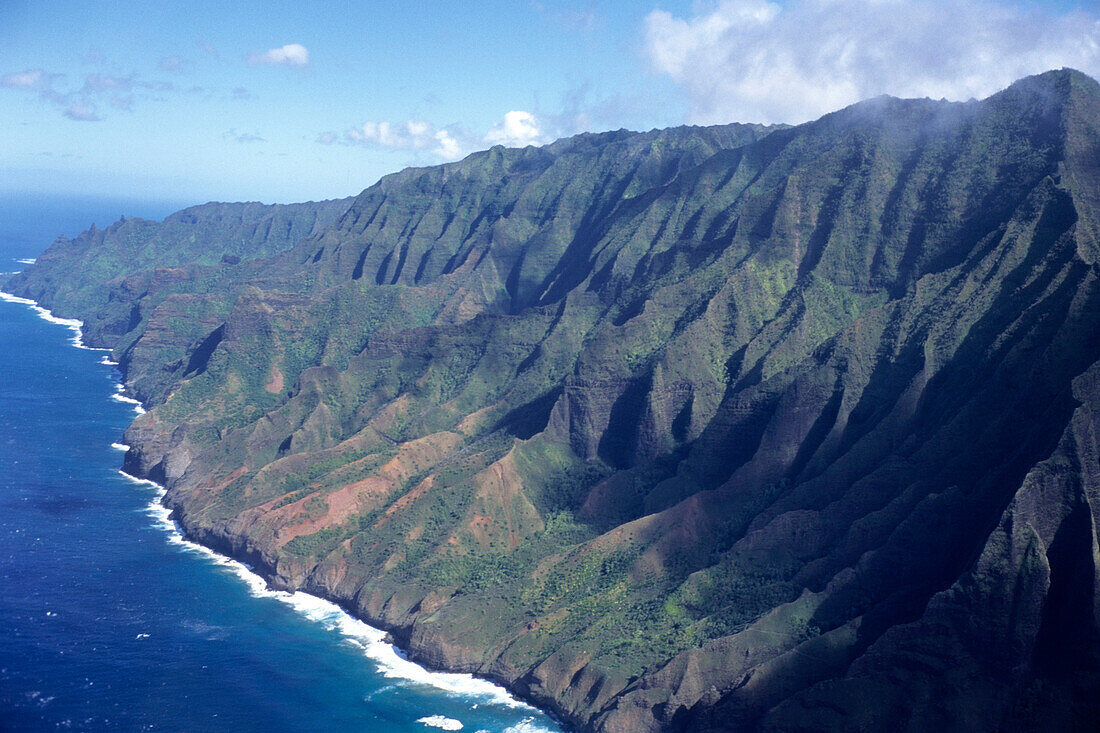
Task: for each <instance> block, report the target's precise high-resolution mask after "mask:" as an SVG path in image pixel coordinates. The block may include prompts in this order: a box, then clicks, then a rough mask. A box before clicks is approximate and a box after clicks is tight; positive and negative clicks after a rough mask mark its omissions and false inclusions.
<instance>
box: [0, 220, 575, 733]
mask: <svg viewBox="0 0 1100 733" xmlns="http://www.w3.org/2000/svg"><path fill="white" fill-rule="evenodd" d="M4 213H5V212H3V211H0V217H2V216H3V215H4ZM70 213H72V212H71V211H70ZM118 213H126V214H128V215H144V216H149V217H150V218H152V217H153V216H156V215H160V216H162V215H163V214H164V213H166V212H163V211H159V212H157V211H152V212H147V211H142V210H141V209H140V208H138V209H137V210H135V209H134V208H133V207H131V208H129V209H128V210H125V211H119V212H118ZM7 216H8V219H7V220H6V221H4V223H3V225H0V232H10V231H23V230H21V229H20V227H19V224H18V222H13V220H12V218H13V214H11V212H7ZM112 218H117V217H112V216H108V217H106V218H104V221H109V220H111V219H112ZM57 223H58V226H55V227H53V228H52V229H49V230H46V229H44V227H45V226H46V225H45V224H42V226H43V229H42V230H43V231H50V234H49V235H48V236H46V237H45V239H44V240H41V239H40V240H37V241H38V244H37V246H31V245H29V244H28V242H29V241H35V240H33V239H29V238H27V237H16V238H14V240H13V239H6V240H0V258H2V259H3V262H0V271H6V270H12V269H18V268H19V267H20V265H17V264H14V262H13V259H15V258H23V257H31V256H34V255H35V254H37V251H39V250H41V249H42V248H43V247H44V246H45V244H48V242H49V241H51V240H52V238H53V235H55V234H57V233H60V232H65V233H66V234H69V235H74V234H76V233H77V232H78V231H79V229H80V228H82V227H83V226H85V225H86V224H87V223H90V222H82V223H79V224H77V225H76V230H74V231H66V227H67V226H69V221H68V220H67V219H66V218H65V212H64V211H62V212H60V213H59V215H58V218H57ZM39 224H41V222H39ZM28 226H29V227H32V228H33V226H35V225H34V224H33V223H32V224H28ZM70 228H71V227H70ZM72 335H73V334H72V332H71V331H70V330H69V329H67V328H66V327H65V326H63V325H59V324H56V323H50V322H47V321H45V320H43V319H42V318H40V317H39V316H38V315H37V314H36V313H35V312H34V311H33V310H32V309H31V308H30V307H29V306H27V305H22V304H18V303H11V302H0V588H2V589H3V590H2V592H0V640H2V641H0V729H2V730H21V731H22V730H29V731H36V730H53V729H73V730H126V731H130V730H157V731H224V730H233V731H264V732H265V733H270V732H273V731H333V730H340V731H353V730H361V731H379V732H380V733H385V732H387V731H432V730H439V729H440V726H449V728H450V729H457V728H456V726H457V725H458V724H461V725H462V726H463V727H462V728H461V730H464V731H478V730H485V731H514V732H516V733H518V732H519V731H537V730H545V731H556V730H558V728H557V727H556V726H555V725H554V723H553V722H552V721H550V720H549V719H548V718H547V717H546V716H545V715H543V714H542V713H540V712H538V711H536V710H534V709H532V708H530V707H528V706H525V705H522V704H520V703H518V702H516V701H514V700H511V699H510V698H508V697H507V696H506V695H505V694H504V693H503V691H501V690H500V689H499V688H493V687H492V686H490V685H488V683H485V682H482V681H480V680H474V679H472V678H469V677H466V676H462V675H441V674H433V673H429V672H427V671H425V670H422V669H420V668H419V667H416V666H415V665H412V664H410V663H408V662H406V661H405V660H403V659H402V658H400V657H399V656H398V655H396V654H395V653H394V652H393V650H392V648H391V647H389V646H388V645H385V644H384V643H383V642H382V641H381V635H380V634H379V633H378V632H375V631H374V630H372V629H370V628H369V627H366V626H365V625H362V624H359V623H358V622H355V621H353V620H351V619H349V618H348V617H347V616H345V615H343V614H342V613H340V612H339V611H338V610H337V609H335V608H334V607H332V606H330V605H327V604H325V603H323V602H320V601H318V600H316V599H311V598H309V597H307V596H302V595H301V594H298V595H297V596H295V597H290V596H288V595H287V594H274V593H270V592H268V591H266V590H264V589H263V587H262V584H260V583H257V582H256V579H255V577H254V576H252V577H249V576H248V574H247V573H246V572H245V571H244V570H243V568H241V567H240V566H237V565H235V564H233V563H230V562H227V561H225V560H224V559H220V558H217V557H216V556H213V555H212V554H211V553H208V552H205V551H203V550H201V549H199V548H196V547H195V546H193V545H190V544H189V543H187V542H185V541H183V540H182V539H181V538H180V537H179V536H178V534H174V533H173V531H172V530H171V526H170V525H169V524H167V523H166V521H165V518H164V516H163V512H160V511H157V508H156V502H155V500H156V497H157V496H158V489H157V488H156V487H155V486H153V485H150V484H146V483H139V482H136V481H134V480H133V479H129V478H127V477H125V476H122V475H120V474H119V472H118V467H119V465H120V462H121V458H122V453H121V452H119V450H117V449H115V448H112V443H114V442H116V441H119V440H121V436H122V431H123V430H124V428H125V427H126V425H127V424H128V423H129V421H130V420H131V419H132V418H133V416H134V412H133V408H132V406H130V405H127V404H125V403H122V402H119V401H117V400H116V399H113V397H112V396H113V395H114V394H115V392H116V386H117V381H116V378H117V373H116V372H115V371H114V368H113V367H111V366H108V365H105V364H103V363H101V361H102V360H103V358H104V352H100V351H90V350H86V349H77V348H74V347H73V345H72V343H71V338H72Z"/></svg>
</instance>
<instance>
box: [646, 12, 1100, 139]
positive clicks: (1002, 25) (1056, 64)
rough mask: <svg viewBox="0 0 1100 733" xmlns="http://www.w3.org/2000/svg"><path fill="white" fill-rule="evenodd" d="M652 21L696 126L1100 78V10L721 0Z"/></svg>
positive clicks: (656, 50)
mask: <svg viewBox="0 0 1100 733" xmlns="http://www.w3.org/2000/svg"><path fill="white" fill-rule="evenodd" d="M708 7H709V9H708V10H705V11H701V12H698V11H697V12H696V14H695V15H693V16H692V17H690V18H686V19H684V18H679V17H676V16H674V15H672V14H671V13H669V12H667V11H664V10H654V11H652V12H651V13H650V14H649V15H648V16H647V17H646V20H645V52H646V55H647V56H648V58H649V61H650V63H651V64H652V66H653V68H654V69H655V70H656V71H658V72H660V73H663V74H665V75H667V76H669V77H670V78H671V79H672V80H673V81H675V82H676V83H677V84H679V85H680V87H681V88H682V89H683V90H684V92H685V94H686V96H687V99H688V103H689V108H690V109H689V113H688V121H689V122H693V123H698V124H713V123H721V122H734V121H736V122H792V123H797V122H803V121H806V120H809V119H814V118H816V117H819V116H820V115H822V114H824V113H826V112H829V111H832V110H835V109H838V108H840V107H843V106H845V105H848V104H851V103H853V102H856V101H859V100H861V99H866V98H868V97H873V96H877V95H879V94H891V95H894V96H900V97H926V96H927V97H932V98H937V99H938V98H941V97H946V98H949V99H968V98H970V97H984V96H987V95H989V94H991V93H993V92H995V91H997V90H999V89H1002V88H1004V87H1005V86H1007V85H1008V84H1010V83H1012V82H1013V81H1014V80H1016V79H1018V78H1020V77H1022V76H1027V75H1029V74H1034V73H1038V72H1042V71H1047V70H1049V69H1052V68H1060V67H1063V66H1072V67H1075V68H1078V69H1080V70H1081V71H1084V72H1085V73H1087V74H1091V75H1092V76H1100V14H1097V13H1086V12H1083V11H1076V12H1072V13H1065V14H1062V15H1052V14H1050V13H1039V12H1038V11H1026V10H1023V9H1020V8H1017V7H1012V6H1009V5H1006V4H1003V3H996V2H993V1H992V0H974V1H973V2H970V3H953V2H947V1H946V0H904V1H903V0H789V2H787V3H786V4H785V5H779V4H777V3H774V2H769V1H768V0H721V2H718V3H717V4H714V5H710V6H708Z"/></svg>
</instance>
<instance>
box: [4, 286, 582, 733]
mask: <svg viewBox="0 0 1100 733" xmlns="http://www.w3.org/2000/svg"><path fill="white" fill-rule="evenodd" d="M0 301H3V302H9V303H15V304H20V305H26V306H29V307H30V308H31V309H32V310H33V311H35V313H36V314H37V315H38V317H39V318H41V319H42V320H45V321H47V322H49V323H54V324H57V325H61V326H65V327H66V328H67V329H69V330H70V331H71V332H72V335H71V337H70V339H69V345H70V346H72V347H74V348H78V349H83V350H86V351H102V352H108V353H109V352H110V351H111V349H109V348H105V347H92V346H88V345H86V344H85V343H84V342H83V326H84V323H83V321H81V320H79V319H75V318H62V317H59V316H56V315H54V314H53V312H52V311H50V310H49V309H47V308H44V307H42V306H41V305H39V304H38V303H37V302H36V301H34V300H31V299H30V298H23V297H20V296H17V295H13V294H11V293H7V292H5V291H3V290H0ZM99 363H100V364H102V365H104V366H113V367H116V368H117V367H118V366H119V364H118V362H115V361H112V360H111V359H110V358H109V356H106V355H104V356H103V358H102V359H100V361H99ZM117 377H118V378H117V379H115V380H114V381H115V390H116V391H115V393H114V394H112V395H111V399H113V400H115V401H117V402H122V403H125V404H128V405H130V406H131V407H132V409H133V410H134V412H135V413H136V414H138V415H140V414H144V413H145V408H144V406H143V405H142V403H141V402H140V401H139V400H137V399H134V398H132V397H129V396H127V395H126V386H125V375H124V374H122V373H121V372H119V373H118V375H117ZM110 448H111V449H113V450H117V451H120V452H124V453H125V452H128V451H129V450H130V446H128V445H125V444H122V443H117V442H113V443H111V444H110ZM124 468H125V463H124V467H123V468H120V469H118V473H119V475H121V476H123V477H124V478H125V479H126V480H128V481H130V482H132V483H133V484H135V485H138V486H144V487H146V488H149V489H152V490H153V497H152V498H151V499H150V501H149V504H148V505H147V506H146V508H145V511H146V513H147V514H148V515H149V516H150V517H151V518H152V519H153V520H154V525H155V526H156V527H158V528H159V529H161V530H163V531H164V532H165V533H166V534H167V542H168V543H169V544H172V545H176V546H178V547H179V548H180V549H181V551H184V552H190V553H194V554H197V555H201V556H202V557H204V558H205V559H207V560H208V561H210V562H211V563H213V564H214V565H217V566H219V567H222V568H224V569H226V570H228V571H229V572H230V573H232V574H233V575H235V576H236V577H238V578H239V579H240V580H241V581H243V582H244V583H245V585H246V586H247V587H248V589H249V592H250V594H251V595H253V596H254V597H257V598H274V599H276V600H278V601H280V602H282V603H284V604H286V605H288V606H290V607H291V608H292V609H294V611H295V612H296V613H298V614H299V615H301V616H302V617H304V618H306V619H308V620H310V621H312V622H314V623H318V624H320V625H322V626H324V627H325V628H327V629H329V630H335V631H337V632H339V633H340V634H341V635H342V636H343V637H344V639H345V640H346V641H347V642H349V643H350V644H352V645H354V646H355V647H357V648H358V649H359V650H360V651H361V652H362V653H363V655H364V656H365V657H367V658H368V659H370V660H371V661H372V662H374V664H375V665H376V667H377V670H378V672H379V673H380V674H381V675H382V676H384V677H388V678H392V679H394V680H395V684H399V683H398V682H397V681H398V680H400V681H404V682H406V683H413V684H418V685H424V686H429V687H433V688H435V689H437V690H439V691H441V692H444V693H448V694H454V695H460V696H464V697H470V698H477V699H478V701H477V702H476V703H475V704H474V706H473V707H475V708H476V707H477V706H478V705H479V704H482V703H488V704H494V705H500V706H504V707H508V708H512V709H519V710H529V711H530V712H532V713H535V712H539V713H542V714H544V715H546V716H547V717H549V718H550V719H551V720H553V721H554V723H555V724H557V725H558V726H559V728H560V729H561V730H563V731H570V730H573V727H572V726H571V725H570V724H569V723H567V722H565V721H563V720H562V719H561V718H560V717H559V715H558V714H557V713H555V712H554V711H553V710H550V709H547V708H545V707H539V706H538V705H536V704H535V703H534V702H532V701H528V700H526V699H524V697H523V696H522V695H521V694H520V693H518V692H517V691H515V690H513V689H512V688H511V686H510V685H508V684H507V683H506V681H505V680H496V679H492V678H488V677H483V676H477V675H473V674H470V673H465V672H451V671H448V670H446V669H439V668H432V667H428V666H426V665H424V664H421V663H418V662H416V661H413V659H411V658H410V657H409V652H408V650H406V649H403V648H402V647H400V646H398V644H396V643H394V641H393V636H391V634H390V632H388V631H386V630H384V629H381V628H378V627H376V626H373V625H371V624H370V623H368V622H367V621H365V620H363V619H361V618H358V617H357V616H355V615H353V614H352V613H351V612H349V611H348V610H347V609H346V608H344V607H342V606H341V605H339V604H338V603H336V602H334V601H332V600H329V599H327V598H323V597H321V596H319V595H314V594H311V593H307V592H304V591H300V590H299V591H289V590H284V589H280V588H279V587H278V583H279V581H280V580H282V579H281V578H278V577H277V576H275V575H274V573H272V572H270V571H269V572H268V574H269V575H271V576H272V578H271V579H270V580H269V579H267V578H265V577H264V576H263V575H261V574H260V572H258V571H257V568H256V567H254V566H253V565H250V564H249V563H247V562H246V561H245V560H243V559H240V558H237V557H234V556H233V555H231V554H227V553H225V552H221V551H219V550H217V549H215V548H213V547H211V546H209V545H206V544H203V543H202V542H200V541H198V538H196V537H195V534H196V533H193V532H192V533H189V532H188V531H187V529H186V527H184V526H183V525H182V524H180V523H179V522H178V521H176V519H175V518H174V517H173V514H174V512H173V510H171V509H169V508H168V507H167V506H166V505H165V504H164V501H163V500H164V497H165V495H166V494H167V487H165V486H164V485H162V484H160V483H157V482H156V481H153V480H151V479H148V478H145V477H141V476H136V475H133V474H131V473H128V472H127V471H126V470H124ZM218 544H221V543H218ZM284 582H285V581H284ZM417 722H419V723H422V724H423V725H424V726H425V727H427V728H438V729H442V730H460V729H461V728H462V723H461V721H458V720H455V719H452V718H445V717H443V716H438V715H430V716H425V717H424V718H421V719H419V720H418V721H417ZM519 726H522V727H521V728H518V729H517V733H526V732H527V731H531V733H536V732H537V731H542V730H545V729H544V728H542V727H541V725H540V724H539V723H537V722H536V721H534V719H531V718H525V719H524V720H523V721H522V722H521V723H520V724H519ZM509 730H511V729H509Z"/></svg>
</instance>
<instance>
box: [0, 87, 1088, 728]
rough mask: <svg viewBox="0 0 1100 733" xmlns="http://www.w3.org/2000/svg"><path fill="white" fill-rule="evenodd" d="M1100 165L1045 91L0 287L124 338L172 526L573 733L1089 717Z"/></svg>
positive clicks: (433, 174)
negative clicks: (496, 686) (473, 676)
mask: <svg viewBox="0 0 1100 733" xmlns="http://www.w3.org/2000/svg"><path fill="white" fill-rule="evenodd" d="M1098 164H1100V86H1098V85H1097V83H1096V82H1095V81H1093V80H1092V79H1090V78H1088V77H1086V76H1084V75H1082V74H1079V73H1077V72H1073V71H1069V70H1063V71H1057V72H1049V73H1047V74H1043V75H1041V76H1037V77H1030V78H1027V79H1023V80H1021V81H1019V82H1017V83H1016V84H1014V85H1012V86H1011V87H1009V88H1008V89H1006V90H1004V91H1003V92H1000V93H999V94H996V95H994V96H992V97H989V98H988V99H985V100H981V101H972V102H968V103H948V102H933V101H930V100H899V99H893V98H889V97H882V98H877V99H873V100H869V101H866V102H863V103H860V104H857V105H854V106H852V107H849V108H846V109H844V110H840V111H838V112H835V113H833V114H830V115H827V116H825V117H823V118H821V119H820V120H817V121H814V122H810V123H807V124H804V125H799V126H797V127H774V128H764V127H759V126H748V125H728V126H720V127H710V128H675V129H670V130H662V131H652V132H648V133H631V132H625V131H620V132H614V133H603V134H598V135H596V134H588V135H581V136H578V137H574V138H568V139H565V140H561V141H558V142H556V143H554V144H552V145H549V146H545V147H541V148H534V147H528V148H524V149H504V148H493V149H491V150H488V151H485V152H482V153H476V154H474V155H471V156H470V157H468V158H466V159H465V160H463V161H460V162H457V163H449V164H446V165H442V166H436V167H433V168H422V169H409V170H406V171H403V172H401V173H397V174H394V175H392V176H388V177H386V178H384V179H382V180H381V181H380V182H379V183H378V184H376V185H374V186H372V187H371V188H368V189H367V190H365V191H364V192H363V193H362V194H360V195H359V196H358V197H357V198H356V199H354V201H351V202H350V203H349V202H343V203H339V204H337V203H336V202H331V203H330V204H328V206H329V208H328V209H326V212H327V213H325V214H322V212H320V211H319V210H318V209H316V208H311V207H313V206H316V205H300V206H302V207H305V208H303V209H291V208H286V209H282V210H280V211H279V212H276V213H270V212H269V213H265V214H263V217H266V218H265V219H264V218H261V220H262V221H267V222H269V223H270V226H269V227H268V229H267V230H266V231H267V232H268V233H266V234H260V233H259V232H261V231H265V230H264V229H263V227H262V226H259V225H255V219H254V218H252V217H253V215H251V214H249V215H245V214H241V215H240V217H241V218H240V219H235V220H234V221H240V225H239V226H238V227H237V228H236V229H233V228H232V227H225V226H224V225H223V226H222V228H220V229H219V228H218V227H217V226H214V225H213V224H211V223H210V221H211V219H212V218H213V219H214V221H217V219H216V217H208V216H203V215H197V216H192V218H187V216H186V215H187V212H181V213H180V214H177V215H174V216H173V217H170V219H169V220H166V222H165V223H164V224H163V225H153V224H150V223H143V222H136V221H134V220H131V221H127V222H123V223H120V224H118V225H116V226H115V227H112V228H111V229H109V230H107V231H106V232H102V231H99V230H96V231H92V232H88V233H85V234H84V235H82V236H81V237H80V238H78V239H76V240H72V241H71V242H70V241H67V240H60V241H59V242H58V243H55V245H54V246H53V247H51V248H50V250H48V251H47V252H46V253H45V254H44V255H43V256H42V257H40V258H39V261H38V262H37V263H36V264H35V265H33V266H31V267H29V268H28V269H27V271H26V272H25V273H24V274H22V275H20V276H17V277H16V278H14V279H12V280H11V281H9V282H8V283H7V284H5V286H4V289H5V290H8V291H10V292H13V293H15V294H17V295H21V296H24V297H31V298H35V299H37V300H39V301H42V302H43V303H45V304H47V305H49V307H51V308H54V309H55V310H56V311H57V312H58V314H59V315H63V316H68V317H79V318H81V319H83V320H85V321H86V322H87V332H88V333H89V334H90V335H91V337H92V338H93V339H95V341H96V343H101V344H105V345H108V346H111V347H112V348H114V358H116V359H117V360H119V361H120V362H121V365H122V368H123V370H124V373H125V375H126V382H127V385H128V388H129V389H130V391H131V393H132V394H134V395H135V396H137V397H139V398H140V399H141V400H142V401H143V402H144V403H146V406H147V407H148V408H150V409H149V412H147V413H146V414H144V415H142V416H140V417H139V418H137V419H136V420H135V422H134V424H133V425H132V426H131V427H130V429H129V430H128V432H127V438H126V442H127V443H129V444H130V445H132V446H133V448H132V449H131V451H130V452H129V453H128V454H127V457H126V466H127V469H128V470H130V471H131V472H134V473H138V474H142V475H147V476H149V477H151V478H154V479H156V480H158V481H163V482H165V483H166V485H167V486H168V489H169V490H168V495H167V497H166V502H167V503H168V505H169V506H170V507H172V509H173V510H174V513H175V516H176V517H177V518H178V519H179V521H180V522H181V523H182V524H183V525H184V526H185V527H186V529H187V530H188V532H190V533H191V534H192V535H193V536H195V537H197V538H199V539H200V540H201V541H203V542H205V543H208V544H210V545H211V546H214V547H216V548H218V549H221V550H223V551H226V552H228V553H230V554H233V555H235V556H237V557H242V558H245V559H247V560H248V561H249V562H251V563H253V564H254V565H255V566H256V567H257V568H259V569H261V570H262V571H263V572H264V573H265V574H267V575H268V576H269V577H270V578H271V580H272V582H273V583H275V584H278V585H280V586H283V587H287V588H293V589H305V590H308V591H310V592H314V593H318V594H321V595H324V596H326V597H329V598H333V599H335V600H338V601H339V602H341V603H342V604H344V605H345V606H346V607H348V608H349V609H351V610H352V611H353V612H355V613H356V614H358V615H359V616H361V617H363V618H364V619H366V620H368V621H370V622H371V623H374V624H376V625H379V626H381V627H384V628H386V629H389V630H391V631H392V632H393V633H394V635H395V636H396V637H397V638H398V639H399V640H400V641H401V642H402V644H404V645H406V646H407V647H408V648H409V649H410V651H411V654H412V655H413V656H414V657H415V658H418V659H420V660H423V661H425V662H427V663H429V664H432V665H436V666H439V667H445V668H448V669H455V670H463V671H470V672H475V673H478V674H482V675H486V676H489V677H492V678H495V679H498V680H501V681H503V682H504V683H506V684H508V685H509V686H510V687H511V688H512V689H515V690H517V691H518V692H520V693H521V694H523V695H525V696H526V697H528V698H529V699H532V700H534V701H537V702H539V703H541V704H544V705H547V706H549V707H551V708H552V709H554V710H555V711H557V712H558V713H560V714H561V715H562V716H563V717H565V718H566V719H567V720H569V721H571V722H573V723H575V724H576V725H578V726H580V727H582V728H584V729H592V730H601V731H645V730H693V731H694V730H760V731H765V730H803V729H804V730H811V729H812V730H821V729H860V730H882V731H895V730H899V729H913V730H925V729H929V728H944V729H958V730H962V729H966V730H999V729H1013V730H1017V729H1018V730H1033V729H1038V728H1041V727H1042V728H1047V727H1057V728H1060V729H1074V728H1080V729H1083V730H1084V729H1088V728H1089V726H1090V725H1091V723H1092V721H1094V720H1095V719H1096V716H1097V715H1100V702H1098V701H1100V666H1098V665H1100V591H1098V585H1097V581H1098V580H1100V570H1098V567H1097V562H1098V557H1100V551H1098V550H1097V547H1098V542H1097V528H1098V520H1097V516H1096V509H1097V508H1098V504H1097V502H1098V500H1100V462H1098V444H1097V435H1098V434H1100V363H1098V360H1100V282H1098V274H1100V269H1098V264H1097V263H1098V258H1100V228H1098V227H1100V167H1098ZM208 206H214V207H215V208H214V209H212V210H211V211H212V212H213V211H219V210H218V209H217V206H218V205H208ZM226 206H241V205H226ZM246 207H247V205H246ZM344 209H346V210H344ZM338 210H339V211H338ZM188 211H191V210H188ZM223 221H224V220H223ZM246 221H247V222H248V223H246ZM169 222H171V227H169ZM254 225H255V226H254ZM158 226H159V229H158V228H157V227H158ZM250 226H254V228H253V229H252V231H253V235H251V236H249V235H245V236H239V235H238V234H233V235H230V234H228V233H227V231H229V230H232V231H233V232H241V231H246V230H248V229H249V227H250ZM154 231H155V232H166V234H164V235H161V234H156V233H153V232H154ZM276 231H277V232H280V233H281V234H280V235H279V236H278V237H276V236H275V235H274V234H273V233H271V232H276ZM167 232H170V234H167ZM188 232H191V233H192V234H193V240H192V238H191V234H189V233H188ZM283 232H285V233H283ZM123 234H125V236H123ZM180 242H188V243H190V244H188V245H187V246H180V244H179V243H180ZM246 243H253V245H255V246H246ZM168 253H172V255H171V258H168ZM223 255H229V257H223Z"/></svg>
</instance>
